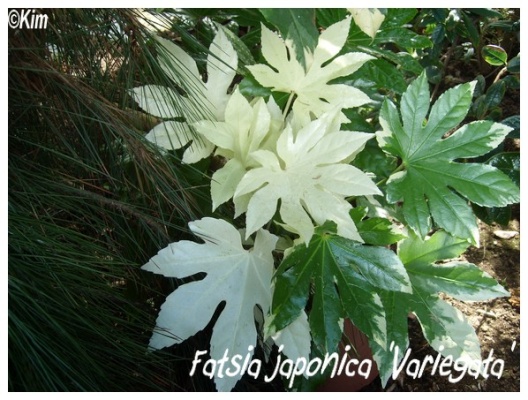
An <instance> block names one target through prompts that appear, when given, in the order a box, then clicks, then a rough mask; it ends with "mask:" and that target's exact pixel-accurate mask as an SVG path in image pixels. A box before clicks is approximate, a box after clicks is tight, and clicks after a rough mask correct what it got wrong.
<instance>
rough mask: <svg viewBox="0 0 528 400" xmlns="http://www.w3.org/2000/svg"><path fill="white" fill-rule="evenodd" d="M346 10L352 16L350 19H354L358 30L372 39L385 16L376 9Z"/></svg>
mask: <svg viewBox="0 0 528 400" xmlns="http://www.w3.org/2000/svg"><path fill="white" fill-rule="evenodd" d="M347 10H348V11H349V12H350V14H352V18H354V22H355V23H356V25H357V26H358V27H359V29H361V30H362V31H363V32H365V33H366V34H367V35H369V36H370V37H371V38H372V39H374V37H375V36H376V32H378V29H379V28H380V26H381V24H382V23H383V21H384V20H385V15H383V14H382V13H381V12H380V10H378V9H377V8H347Z"/></svg>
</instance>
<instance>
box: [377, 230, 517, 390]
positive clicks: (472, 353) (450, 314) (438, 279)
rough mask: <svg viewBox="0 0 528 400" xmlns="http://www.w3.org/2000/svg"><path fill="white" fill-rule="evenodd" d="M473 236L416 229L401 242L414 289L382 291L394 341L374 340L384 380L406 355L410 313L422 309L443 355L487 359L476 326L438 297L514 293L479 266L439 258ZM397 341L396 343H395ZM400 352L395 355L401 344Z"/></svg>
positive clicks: (423, 324)
mask: <svg viewBox="0 0 528 400" xmlns="http://www.w3.org/2000/svg"><path fill="white" fill-rule="evenodd" d="M467 246H468V242H467V241H465V240H463V239H460V238H456V237H454V236H451V235H449V234H447V233H446V232H445V231H438V232H436V233H435V234H434V235H433V236H431V237H430V238H428V239H427V240H422V239H421V238H419V237H418V236H416V235H414V234H412V233H411V234H410V235H409V237H408V238H407V239H405V240H403V241H402V242H401V243H400V244H399V246H398V255H399V258H400V259H401V260H402V261H403V263H404V265H405V269H406V272H407V274H408V276H409V278H410V281H411V284H412V288H413V293H411V294H409V293H401V292H397V291H392V292H387V291H382V292H381V293H380V298H381V301H382V303H383V306H384V310H385V315H386V326H387V344H388V347H385V348H384V347H383V346H380V345H379V343H376V342H374V341H371V346H372V349H373V352H374V358H375V360H376V361H377V363H378V368H379V370H380V376H381V380H382V383H383V384H385V383H386V382H387V380H388V379H389V378H390V376H391V375H392V373H393V371H394V370H395V368H396V367H397V366H398V365H397V364H399V363H400V361H401V360H402V356H403V353H405V351H406V349H407V347H408V344H409V340H408V334H407V331H408V326H407V315H408V313H409V312H413V313H414V314H416V316H417V317H418V319H419V321H420V325H421V327H422V330H423V332H424V336H425V338H426V339H427V341H428V342H429V343H430V344H431V346H432V347H433V348H434V349H435V350H437V351H438V352H439V353H440V354H442V355H443V356H452V357H453V359H455V360H457V359H459V360H463V361H464V362H466V363H469V364H470V365H472V363H477V362H479V361H480V360H481V355H480V345H479V340H478V337H477V335H476V333H475V330H474V328H473V327H472V326H471V324H470V323H469V321H468V320H467V318H466V317H465V316H464V315H463V314H462V313H461V312H460V311H459V310H457V309H456V308H454V307H453V306H451V305H450V304H449V303H447V302H445V301H444V300H442V299H440V298H439V297H438V294H437V293H438V292H443V293H446V294H448V295H451V296H453V297H454V298H456V299H459V300H474V301H482V300H489V299H494V298H497V297H502V296H508V295H509V293H508V292H507V291H506V290H505V289H504V288H503V287H502V286H501V285H499V284H498V283H497V282H496V281H495V280H494V279H493V278H492V277H491V276H489V275H488V274H487V273H485V272H484V271H481V270H480V269H479V268H478V267H477V266H475V265H473V264H470V263H466V262H458V261H451V262H448V263H445V264H437V263H436V262H437V261H441V260H444V259H452V258H455V257H457V256H459V255H460V254H461V253H462V252H463V251H464V250H465V249H466V248H467ZM391 343H394V345H393V346H391ZM395 346H397V348H398V357H397V358H396V365H394V361H395V349H396V347H395Z"/></svg>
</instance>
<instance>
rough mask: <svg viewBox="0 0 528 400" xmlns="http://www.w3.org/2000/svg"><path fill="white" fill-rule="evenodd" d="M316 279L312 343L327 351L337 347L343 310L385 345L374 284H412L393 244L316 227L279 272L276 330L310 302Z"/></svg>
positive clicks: (391, 287)
mask: <svg viewBox="0 0 528 400" xmlns="http://www.w3.org/2000/svg"><path fill="white" fill-rule="evenodd" d="M334 230H335V224H334ZM312 281H313V284H314V290H315V294H314V297H313V303H312V307H311V311H310V327H311V332H312V337H313V338H314V343H315V344H316V345H317V346H318V348H319V349H320V350H321V351H323V352H327V351H333V350H335V348H336V346H337V344H338V342H339V339H340V337H341V331H342V327H341V326H340V323H339V320H340V319H341V318H343V317H345V316H346V317H348V318H350V319H351V320H352V321H353V323H354V324H355V325H356V326H357V327H358V328H359V329H360V330H361V331H363V332H364V333H365V334H366V335H367V336H368V337H370V338H371V339H372V340H373V341H375V342H376V343H378V344H379V345H380V346H383V347H384V346H385V345H386V340H385V314H384V311H383V306H382V303H381V300H380V298H379V296H378V295H377V294H376V293H375V290H373V288H380V289H384V290H387V291H401V292H410V290H411V289H410V286H409V281H408V278H407V276H406V273H405V270H404V268H403V265H402V264H401V262H400V260H399V259H398V258H397V257H396V256H395V254H394V253H393V252H391V251H390V250H388V249H386V248H383V247H372V246H365V245H362V244H360V243H357V242H354V241H352V240H348V239H345V238H342V237H340V236H336V235H334V234H332V233H325V232H322V230H318V233H317V234H315V235H314V237H313V238H312V240H311V241H310V244H309V246H308V248H306V247H304V246H298V247H296V248H295V249H294V250H293V252H292V253H291V254H289V255H288V257H287V258H286V259H285V260H284V261H283V262H282V264H281V266H280V268H279V270H278V272H277V275H276V286H275V293H274V297H273V307H272V320H271V322H270V324H269V326H270V329H271V330H272V331H273V330H280V329H282V328H283V327H285V326H287V325H288V324H290V323H291V322H292V321H293V320H295V319H296V318H297V316H298V315H299V314H300V313H301V311H302V310H303V309H304V307H305V306H306V303H307V299H308V294H309V289H310V283H311V282H312Z"/></svg>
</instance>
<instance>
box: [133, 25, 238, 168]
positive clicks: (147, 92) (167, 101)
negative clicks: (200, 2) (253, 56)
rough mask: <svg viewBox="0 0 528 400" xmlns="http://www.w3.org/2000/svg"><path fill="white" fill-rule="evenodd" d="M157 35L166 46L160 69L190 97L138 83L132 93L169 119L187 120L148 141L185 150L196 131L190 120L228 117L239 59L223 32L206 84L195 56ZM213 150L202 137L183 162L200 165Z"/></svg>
mask: <svg viewBox="0 0 528 400" xmlns="http://www.w3.org/2000/svg"><path fill="white" fill-rule="evenodd" d="M156 39H157V41H158V44H159V49H160V56H159V63H160V67H161V68H162V69H163V71H164V72H165V73H166V75H167V76H168V77H169V78H170V79H172V81H173V82H174V83H176V84H177V85H178V86H179V87H180V88H181V89H183V90H185V91H186V92H187V95H188V96H187V97H185V96H181V95H180V94H179V93H178V92H177V91H176V90H174V89H173V88H170V87H163V86H158V85H144V86H140V87H136V88H134V89H132V90H131V94H132V96H133V98H134V100H136V102H137V103H138V104H139V106H140V107H141V108H142V109H143V110H145V111H146V112H148V113H149V114H152V115H154V116H156V117H159V118H164V119H175V118H182V117H183V118H185V122H181V121H164V122H161V123H160V124H158V125H156V126H155V127H154V128H153V129H152V130H151V131H150V132H149V133H148V134H147V135H146V139H147V140H149V141H151V142H153V143H155V144H157V145H158V146H159V147H161V148H163V149H166V150H172V149H179V148H181V147H183V146H185V145H186V144H187V143H189V142H190V141H191V140H192V139H193V137H194V136H195V135H196V133H195V132H193V131H192V130H191V128H190V125H189V124H190V123H192V122H195V121H199V120H202V119H209V120H213V121H223V119H224V111H225V109H226V106H227V102H228V100H229V95H228V94H227V91H228V89H229V86H230V85H231V83H232V81H233V78H234V77H235V74H236V68H237V64H238V57H237V53H236V51H235V50H234V48H233V46H232V44H231V42H230V41H229V40H228V39H227V37H226V35H225V34H224V31H223V30H219V31H218V33H217V34H216V36H215V38H214V39H213V42H212V43H211V46H210V47H209V51H210V53H209V54H208V56H207V81H206V82H204V81H202V78H201V76H200V72H199V71H198V67H197V65H196V62H195V61H194V60H193V58H192V57H191V56H189V55H188V54H187V53H186V52H185V51H183V50H182V49H181V48H180V47H178V46H177V45H175V44H174V43H172V42H171V41H169V40H167V39H162V38H156ZM213 148H214V146H213V145H212V143H211V142H210V141H209V140H207V139H206V138H205V137H199V138H196V139H194V140H192V143H191V145H190V146H189V147H188V148H187V149H186V150H185V152H184V154H183V161H184V162H185V163H195V162H197V161H199V160H201V159H202V158H205V157H207V156H209V155H210V154H211V152H212V151H213Z"/></svg>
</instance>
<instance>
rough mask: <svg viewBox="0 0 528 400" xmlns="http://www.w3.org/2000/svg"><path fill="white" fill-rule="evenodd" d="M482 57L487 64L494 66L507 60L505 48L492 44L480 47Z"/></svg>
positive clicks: (503, 63)
mask: <svg viewBox="0 0 528 400" xmlns="http://www.w3.org/2000/svg"><path fill="white" fill-rule="evenodd" d="M482 57H483V58H484V60H485V61H486V62H487V63H488V64H490V65H495V66H501V65H505V64H506V63H507V62H508V53H506V50H504V49H503V48H502V47H500V46H495V45H493V44H489V45H487V46H484V47H483V48H482Z"/></svg>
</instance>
